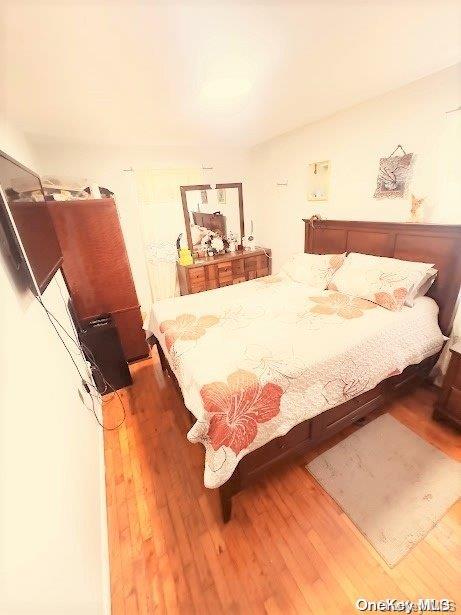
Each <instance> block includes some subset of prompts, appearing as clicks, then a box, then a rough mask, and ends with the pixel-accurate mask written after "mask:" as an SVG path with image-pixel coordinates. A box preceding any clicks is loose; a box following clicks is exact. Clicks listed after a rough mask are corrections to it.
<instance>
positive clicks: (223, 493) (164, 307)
mask: <svg viewBox="0 0 461 615" xmlns="http://www.w3.org/2000/svg"><path fill="white" fill-rule="evenodd" d="M304 222H305V252H311V253H319V254H329V253H341V252H362V253H365V254H373V255H376V256H393V257H395V258H400V259H402V260H420V261H425V262H429V261H430V262H432V263H435V266H436V268H437V269H438V270H439V275H438V277H437V281H436V283H435V284H434V286H433V287H432V288H431V290H430V297H421V298H419V299H418V300H417V301H416V303H415V306H414V307H413V308H407V307H405V308H403V309H402V310H401V311H398V312H392V311H389V310H386V309H384V308H383V307H380V306H377V305H376V304H374V303H371V302H369V301H365V300H359V299H356V298H350V297H345V296H344V295H342V294H341V293H338V292H335V291H328V290H326V291H324V290H319V289H318V288H311V287H308V286H305V285H300V284H298V283H296V282H293V281H291V280H290V279H287V278H286V277H285V276H283V275H274V276H269V277H267V278H262V279H259V280H253V281H251V282H247V283H244V284H240V285H237V286H232V287H226V288H221V289H216V290H213V291H208V292H205V293H199V294H196V295H188V296H186V297H181V298H180V299H177V298H175V299H172V300H167V301H162V302H159V303H157V304H155V305H154V307H153V309H152V311H151V313H150V315H149V318H148V320H147V322H146V325H145V327H146V329H147V331H148V335H149V339H150V341H151V343H154V344H156V345H157V348H158V351H159V355H160V359H161V362H162V367H163V368H164V369H165V370H166V371H167V373H168V374H169V375H171V376H172V377H173V378H174V379H175V381H176V382H177V383H178V385H179V390H180V391H181V393H182V395H183V398H184V402H185V406H186V408H188V410H189V412H190V416H191V423H192V426H191V429H190V431H189V433H188V438H189V440H191V441H192V442H200V443H202V445H203V446H204V447H205V471H204V482H205V485H206V486H207V487H209V488H218V489H219V493H220V499H221V507H222V515H223V519H224V521H228V520H229V519H230V516H231V502H232V496H233V495H234V494H236V493H237V492H238V491H240V490H241V489H243V488H244V487H246V486H247V485H248V484H250V483H251V482H252V481H254V480H255V479H257V478H258V477H259V476H260V475H261V474H262V473H264V472H267V471H268V470H269V469H270V468H271V467H273V466H275V465H278V464H279V463H281V462H283V461H284V460H286V459H287V458H290V457H293V456H294V455H297V454H302V453H304V452H306V451H307V450H309V449H311V448H313V447H314V446H316V445H317V444H318V443H320V442H321V441H323V440H325V439H326V438H329V437H330V436H332V435H334V434H335V433H337V432H338V431H340V430H341V429H343V428H344V427H346V426H347V425H350V424H352V423H353V422H355V421H357V420H358V419H360V418H362V417H364V416H366V415H367V414H368V413H370V412H372V411H373V410H377V409H379V408H382V407H383V406H384V405H385V404H386V403H387V402H388V401H389V400H390V399H392V398H393V397H394V396H396V395H399V394H401V393H403V392H406V391H408V390H409V389H411V388H412V387H413V386H415V385H417V384H418V383H419V382H421V380H422V379H423V378H424V377H425V376H426V375H427V374H428V373H429V371H430V370H431V368H432V367H433V365H434V364H435V362H436V360H437V358H438V356H439V354H440V351H441V349H442V346H443V343H444V334H447V333H448V332H449V330H450V327H451V322H452V317H453V313H454V309H455V304H456V299H457V295H458V291H459V287H460V283H461V261H460V258H461V227H458V226H441V225H406V224H392V223H367V222H342V221H317V222H315V223H312V222H311V221H304ZM437 320H438V322H437Z"/></svg>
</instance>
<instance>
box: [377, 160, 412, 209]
mask: <svg viewBox="0 0 461 615" xmlns="http://www.w3.org/2000/svg"><path fill="white" fill-rule="evenodd" d="M412 162H413V154H404V155H403V156H392V155H391V156H388V157H387V158H381V159H380V160H379V171H378V179H377V181H376V190H375V194H374V197H375V199H401V198H404V197H406V195H407V192H408V185H409V181H410V177H411V166H412Z"/></svg>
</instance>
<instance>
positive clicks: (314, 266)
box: [280, 252, 346, 290]
mask: <svg viewBox="0 0 461 615" xmlns="http://www.w3.org/2000/svg"><path fill="white" fill-rule="evenodd" d="M345 258H346V253H345V252H344V254H305V253H304V252H301V253H300V254H295V255H294V256H292V257H291V258H290V259H289V260H288V261H287V262H286V263H285V264H284V265H283V267H282V268H281V270H280V271H281V273H283V274H285V275H287V276H288V277H289V278H291V279H292V280H294V281H295V282H301V283H303V284H307V285H308V286H314V287H315V288H320V289H322V290H325V289H326V287H327V285H328V283H329V282H330V280H331V278H332V277H333V275H334V273H335V272H336V271H337V270H338V269H339V267H341V265H342V264H343V262H344V259H345Z"/></svg>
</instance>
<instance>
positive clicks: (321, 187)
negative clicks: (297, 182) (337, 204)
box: [307, 160, 331, 201]
mask: <svg viewBox="0 0 461 615" xmlns="http://www.w3.org/2000/svg"><path fill="white" fill-rule="evenodd" d="M330 166H331V165H330V161H329V160H321V161H320V162H311V164H309V166H308V167H307V200H308V201H327V200H328V193H329V188H330Z"/></svg>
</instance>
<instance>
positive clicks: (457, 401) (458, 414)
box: [433, 341, 461, 430]
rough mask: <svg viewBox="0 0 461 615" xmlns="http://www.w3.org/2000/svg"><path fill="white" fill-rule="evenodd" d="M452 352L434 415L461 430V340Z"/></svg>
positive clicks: (451, 349) (435, 417) (453, 347)
mask: <svg viewBox="0 0 461 615" xmlns="http://www.w3.org/2000/svg"><path fill="white" fill-rule="evenodd" d="M450 352H451V356H450V362H449V364H448V369H447V373H446V374H445V377H444V379H443V385H442V389H441V391H440V394H439V398H438V400H437V402H436V405H435V409H434V414H433V417H434V419H441V420H443V421H446V422H447V423H449V424H450V425H452V426H453V427H456V428H457V429H460V430H461V341H458V342H456V343H455V344H454V345H453V346H452V347H451V348H450Z"/></svg>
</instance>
